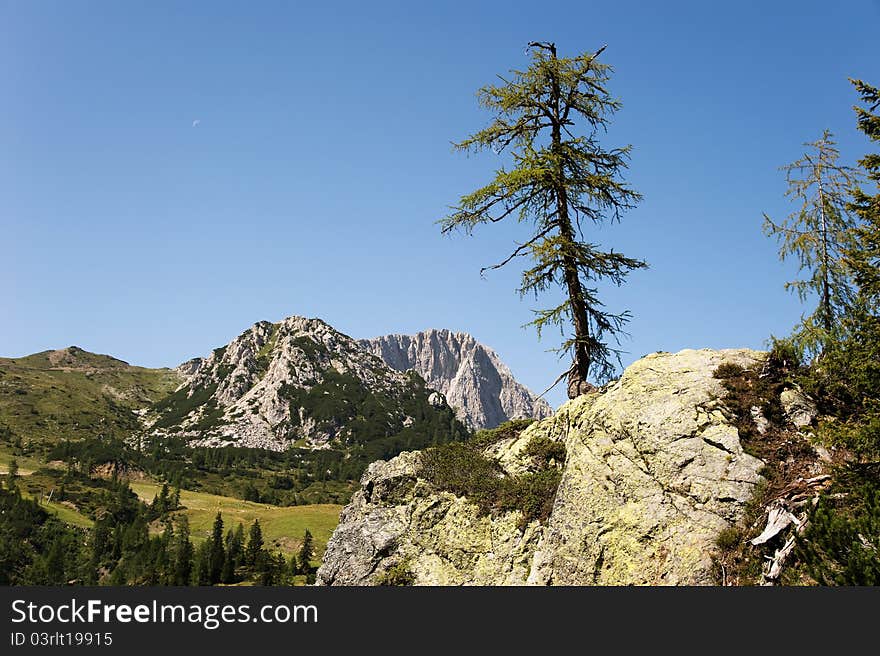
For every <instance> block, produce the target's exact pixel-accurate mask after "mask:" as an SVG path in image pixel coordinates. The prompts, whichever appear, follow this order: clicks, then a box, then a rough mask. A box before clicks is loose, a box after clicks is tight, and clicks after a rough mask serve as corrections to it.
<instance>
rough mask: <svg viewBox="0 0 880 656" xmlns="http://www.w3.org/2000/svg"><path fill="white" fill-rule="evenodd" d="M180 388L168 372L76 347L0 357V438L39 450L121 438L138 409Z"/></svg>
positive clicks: (127, 432) (130, 429) (132, 428)
mask: <svg viewBox="0 0 880 656" xmlns="http://www.w3.org/2000/svg"><path fill="white" fill-rule="evenodd" d="M179 384H180V380H179V375H178V374H177V373H176V372H175V371H173V370H171V369H146V368H143V367H134V366H131V365H129V364H128V363H126V362H123V361H122V360H117V359H116V358H112V357H110V356H109V355H97V354H95V353H89V352H88V351H84V350H82V349H81V348H78V347H76V346H71V347H69V348H65V349H60V350H57V351H43V352H42V353H35V354H34V355H29V356H27V357H23V358H0V440H2V441H4V442H7V443H10V444H15V445H19V446H23V447H25V448H27V449H35V450H37V451H43V450H45V449H46V448H48V447H50V446H51V445H53V444H55V443H58V442H60V441H63V440H67V439H73V440H75V439H82V438H93V437H99V436H103V437H105V438H119V439H122V438H125V437H128V436H130V435H131V434H132V433H133V432H134V431H136V430H138V427H139V421H138V415H137V414H136V411H138V410H140V409H142V408H144V407H146V406H148V405H150V404H151V403H153V402H155V401H156V400H158V399H160V398H162V397H164V396H166V395H167V394H169V393H170V392H172V391H173V390H174V388H175V387H177V386H178V385H179Z"/></svg>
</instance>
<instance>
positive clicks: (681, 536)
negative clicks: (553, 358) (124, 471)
mask: <svg viewBox="0 0 880 656" xmlns="http://www.w3.org/2000/svg"><path fill="white" fill-rule="evenodd" d="M762 358H763V354H762V353H760V352H756V351H750V350H724V351H712V350H699V351H696V350H686V351H681V352H679V353H676V354H670V353H656V354H653V355H649V356H647V357H645V358H642V359H641V360H639V361H637V362H636V363H634V364H633V365H631V366H630V367H629V368H627V370H626V371H625V372H624V374H623V376H622V377H621V378H620V379H619V380H617V381H616V382H614V383H611V384H609V385H608V386H606V387H604V388H601V389H600V390H597V391H595V392H593V393H591V394H589V395H585V396H581V397H579V398H577V399H574V400H572V401H570V402H568V403H566V404H565V405H564V406H562V407H561V408H560V409H559V410H558V411H557V412H556V414H555V415H554V416H553V417H550V418H548V419H544V420H542V421H539V422H536V423H534V424H532V425H531V426H529V427H528V428H527V429H526V430H524V431H522V432H521V433H519V434H518V435H516V436H512V437H509V438H507V439H504V440H501V441H500V442H498V443H495V444H492V445H490V446H487V447H486V449H485V451H484V454H485V455H486V456H487V457H490V458H491V459H492V460H493V461H494V462H496V463H497V465H498V468H499V476H502V477H503V476H515V475H517V473H519V472H522V471H523V470H524V469H526V468H527V467H528V457H527V454H528V453H529V452H530V445H531V444H533V443H535V441H536V440H537V441H541V442H542V443H543V444H545V445H546V444H548V443H559V444H562V445H564V447H565V453H566V456H565V463H564V466H563V468H562V474H561V479H560V483H559V486H558V488H557V490H556V494H555V499H554V500H553V501H552V510H551V512H550V514H549V517H548V518H547V519H546V520H545V521H538V520H533V521H530V522H527V523H524V522H523V515H522V513H521V512H520V511H518V510H507V511H505V512H494V513H489V514H486V513H485V512H481V510H480V508H479V507H478V505H477V504H476V503H474V502H473V501H472V500H470V499H468V498H466V496H456V495H455V494H453V493H451V492H449V491H443V490H440V489H437V488H436V487H435V486H433V485H432V484H431V483H429V482H428V481H427V480H425V478H424V476H423V475H422V474H423V470H422V467H423V463H424V459H423V457H422V456H421V455H420V454H418V453H413V452H410V453H403V454H401V455H399V456H398V457H396V458H394V459H392V460H391V461H389V462H377V463H373V464H372V465H371V466H370V467H369V468H368V470H367V471H366V473H365V474H364V476H363V479H362V489H361V490H360V491H359V492H358V493H356V494H355V496H354V497H353V499H352V501H351V503H350V504H349V505H348V506H347V507H346V508H345V510H344V512H343V514H342V517H341V521H340V524H339V526H338V528H337V529H336V532H335V533H334V534H333V537H332V538H331V540H330V542H329V544H328V546H327V551H326V553H325V555H324V560H323V563H322V565H321V568H320V570H319V571H318V582H319V583H320V584H324V585H368V584H373V583H376V582H377V581H379V580H380V579H381V578H383V577H385V576H387V573H388V572H393V571H395V569H396V570H400V569H405V570H406V571H407V572H408V575H409V576H411V577H412V578H413V579H414V581H415V583H416V584H421V585H470V584H483V585H505V584H513V585H522V584H536V585H593V584H599V585H602V584H671V585H698V584H709V583H712V582H713V578H712V573H711V564H712V563H711V556H712V553H713V550H714V549H715V539H716V537H717V535H718V534H719V533H720V532H721V531H722V530H723V529H725V528H726V527H728V526H730V525H731V524H732V523H734V522H735V521H736V520H737V519H738V518H740V517H741V516H742V513H743V510H744V505H745V503H746V501H747V500H748V499H749V498H750V496H751V495H752V492H753V489H754V487H755V485H756V484H757V483H758V482H759V480H760V476H759V474H758V472H759V470H760V469H761V467H762V465H763V463H762V462H761V461H760V460H758V459H757V458H754V457H752V456H750V455H748V454H746V453H745V452H744V451H743V449H742V446H741V444H740V440H739V436H738V433H737V429H736V428H735V427H734V425H733V424H732V423H731V422H732V417H731V416H730V413H729V412H728V411H727V409H726V408H725V406H724V403H723V401H722V398H723V397H724V391H723V389H722V387H721V384H720V382H719V381H718V380H717V379H715V378H714V377H713V372H714V371H715V370H716V369H717V367H718V366H719V365H720V364H721V363H724V362H729V363H735V364H738V365H741V366H751V365H753V364H755V363H757V362H759V361H760V360H761V359H762Z"/></svg>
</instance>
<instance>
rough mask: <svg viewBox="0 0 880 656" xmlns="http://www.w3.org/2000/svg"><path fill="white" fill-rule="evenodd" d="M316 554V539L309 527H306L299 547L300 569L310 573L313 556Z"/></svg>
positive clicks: (304, 572)
mask: <svg viewBox="0 0 880 656" xmlns="http://www.w3.org/2000/svg"><path fill="white" fill-rule="evenodd" d="M314 555H315V547H314V541H313V539H312V534H311V532H310V531H309V529H306V532H305V534H304V535H303V541H302V545H301V546H300V548H299V554H298V556H297V560H299V569H300V571H301V572H302V573H303V574H308V573H309V571H310V570H311V569H312V557H313V556H314Z"/></svg>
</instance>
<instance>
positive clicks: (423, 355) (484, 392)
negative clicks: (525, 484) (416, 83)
mask: <svg viewBox="0 0 880 656" xmlns="http://www.w3.org/2000/svg"><path fill="white" fill-rule="evenodd" d="M358 342H359V343H360V344H361V345H362V346H363V347H364V348H365V349H366V350H367V351H369V352H371V353H373V354H374V355H377V356H378V357H380V358H382V359H383V360H384V361H385V362H386V363H387V364H388V365H389V366H391V367H392V368H393V369H395V370H397V371H406V370H409V369H413V370H415V371H416V372H417V373H418V374H420V375H421V376H422V378H424V379H425V382H426V383H427V385H428V386H429V387H431V388H432V389H436V390H437V391H439V392H441V393H442V394H443V395H444V396H445V397H446V400H447V402H448V403H449V404H450V405H451V406H452V407H453V408H454V409H455V410H456V415H457V416H458V418H459V419H460V420H461V421H462V422H463V423H464V424H465V425H467V426H468V427H469V428H471V429H484V428H494V427H496V426H498V425H499V424H502V423H503V422H505V421H508V420H510V419H520V418H536V419H543V418H545V417H549V416H550V415H551V414H552V413H553V410H552V408H551V407H550V405H549V404H548V403H547V402H546V401H544V400H543V399H540V398H538V397H537V396H536V395H534V394H533V393H532V392H531V391H530V390H529V389H528V388H527V387H525V386H524V385H523V384H522V383H520V382H519V381H517V380H516V378H515V377H514V376H513V373H512V372H511V371H510V368H509V367H508V366H507V365H506V364H505V363H504V362H503V361H502V360H501V358H500V357H499V356H498V354H497V353H496V352H495V351H494V350H493V349H491V348H489V347H488V346H486V345H484V344H482V343H481V342H479V341H477V340H476V339H475V338H474V337H473V336H472V335H470V334H469V333H466V332H460V331H452V330H449V329H447V328H441V329H437V328H432V329H428V330H424V331H421V332H418V333H415V334H414V335H406V334H401V333H392V334H389V335H382V336H380V337H374V338H372V339H361V340H358Z"/></svg>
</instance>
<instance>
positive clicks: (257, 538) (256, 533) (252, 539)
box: [245, 519, 263, 567]
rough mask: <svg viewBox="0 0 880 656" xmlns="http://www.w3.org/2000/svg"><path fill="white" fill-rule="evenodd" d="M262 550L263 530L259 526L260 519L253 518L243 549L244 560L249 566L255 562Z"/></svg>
mask: <svg viewBox="0 0 880 656" xmlns="http://www.w3.org/2000/svg"><path fill="white" fill-rule="evenodd" d="M262 552H263V530H262V529H261V528H260V520H258V519H255V520H254V523H253V524H251V528H250V531H249V532H248V543H247V549H245V562H246V563H247V564H248V565H250V566H251V567H253V566H255V565H256V564H257V561H258V560H259V559H260V555H261V554H262Z"/></svg>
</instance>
